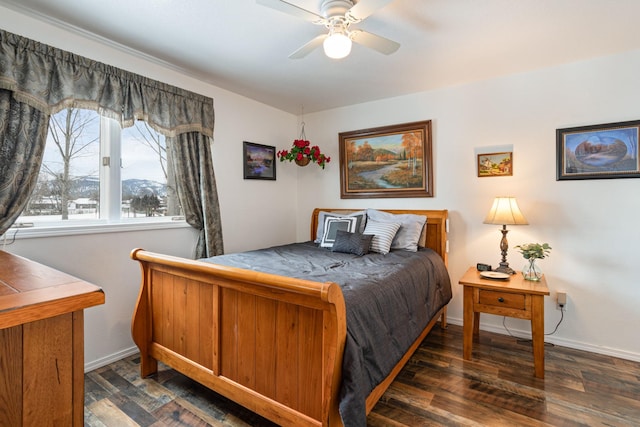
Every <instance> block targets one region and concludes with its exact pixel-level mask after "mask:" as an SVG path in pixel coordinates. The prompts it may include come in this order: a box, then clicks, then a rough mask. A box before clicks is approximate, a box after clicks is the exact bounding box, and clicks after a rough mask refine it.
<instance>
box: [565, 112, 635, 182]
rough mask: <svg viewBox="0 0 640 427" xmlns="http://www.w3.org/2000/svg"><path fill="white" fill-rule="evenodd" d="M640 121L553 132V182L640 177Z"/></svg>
mask: <svg viewBox="0 0 640 427" xmlns="http://www.w3.org/2000/svg"><path fill="white" fill-rule="evenodd" d="M639 134H640V120H639V121H629V122H619V123H608V124H601V125H591V126H583V127H573V128H565V129H557V130H556V151H557V155H556V157H557V160H556V162H557V174H556V180H557V181H562V180H571V179H606V178H640V163H639V162H638V136H639Z"/></svg>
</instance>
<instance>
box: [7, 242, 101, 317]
mask: <svg viewBox="0 0 640 427" xmlns="http://www.w3.org/2000/svg"><path fill="white" fill-rule="evenodd" d="M99 304H104V292H103V291H102V289H101V288H100V287H98V286H96V285H93V284H91V283H88V282H85V281H84V280H81V279H78V278H77V277H74V276H71V275H69V274H66V273H63V272H61V271H59V270H56V269H54V268H51V267H47V266H45V265H42V264H39V263H37V262H35V261H31V260H29V259H26V258H23V257H21V256H18V255H14V254H10V253H8V252H5V251H0V329H3V328H8V327H12V326H16V325H20V324H23V323H27V322H32V321H35V320H41V319H45V318H48V317H53V316H57V315H60V314H64V313H69V312H73V311H77V310H82V309H84V308H87V307H92V306H95V305H99Z"/></svg>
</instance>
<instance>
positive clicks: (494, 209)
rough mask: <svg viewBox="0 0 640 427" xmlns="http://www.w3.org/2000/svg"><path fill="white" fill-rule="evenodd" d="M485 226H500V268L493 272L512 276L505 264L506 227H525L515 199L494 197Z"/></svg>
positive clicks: (524, 221)
mask: <svg viewBox="0 0 640 427" xmlns="http://www.w3.org/2000/svg"><path fill="white" fill-rule="evenodd" d="M484 223H485V224H498V225H502V230H500V231H502V239H501V240H500V251H501V254H502V260H501V261H500V267H498V268H496V269H495V271H499V272H501V273H507V274H514V273H515V271H514V270H513V269H512V268H511V267H509V263H508V262H507V251H508V250H509V243H508V242H507V233H508V232H509V230H507V225H527V224H529V223H528V222H527V219H526V218H525V217H524V215H523V214H522V212H521V211H520V208H519V207H518V202H516V198H515V197H496V198H495V200H494V201H493V206H491V210H489V213H488V214H487V217H486V218H485V219H484Z"/></svg>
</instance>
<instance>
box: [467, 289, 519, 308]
mask: <svg viewBox="0 0 640 427" xmlns="http://www.w3.org/2000/svg"><path fill="white" fill-rule="evenodd" d="M478 302H479V303H480V304H482V305H491V306H494V307H505V308H514V309H516V310H524V309H525V296H524V294H514V293H510V292H499V291H487V290H484V289H480V290H479V292H478Z"/></svg>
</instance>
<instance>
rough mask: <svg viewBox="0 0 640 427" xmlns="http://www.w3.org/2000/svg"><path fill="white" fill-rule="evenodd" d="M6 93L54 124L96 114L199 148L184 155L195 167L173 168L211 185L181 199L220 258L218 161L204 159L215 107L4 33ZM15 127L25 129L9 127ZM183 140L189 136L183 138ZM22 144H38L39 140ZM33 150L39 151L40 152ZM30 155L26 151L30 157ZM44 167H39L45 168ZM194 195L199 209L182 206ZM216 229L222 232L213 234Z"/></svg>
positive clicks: (0, 85) (0, 58) (1, 58)
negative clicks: (140, 123)
mask: <svg viewBox="0 0 640 427" xmlns="http://www.w3.org/2000/svg"><path fill="white" fill-rule="evenodd" d="M0 89H6V90H9V91H11V92H13V97H14V98H15V99H16V100H17V101H20V102H21V103H23V104H26V105H29V106H31V107H33V108H35V109H37V110H39V111H42V112H44V113H45V114H46V115H47V116H48V115H51V114H55V113H56V112H58V111H60V110H62V109H64V108H84V109H91V110H95V111H97V112H98V113H99V114H101V115H103V116H107V117H110V118H112V119H114V120H117V121H118V122H119V123H120V125H121V126H122V127H128V126H131V125H133V123H134V122H135V120H144V121H146V122H147V123H148V124H149V126H151V127H152V128H153V129H155V130H156V131H157V132H159V133H161V134H163V135H165V136H166V137H167V138H173V139H174V140H175V141H176V142H175V143H176V144H196V145H195V146H194V147H183V148H184V149H185V150H194V151H200V152H201V154H202V156H203V157H185V158H184V159H185V160H184V161H191V162H193V163H192V164H189V165H187V164H184V163H183V162H181V161H175V162H173V163H174V164H176V165H180V166H178V167H179V168H183V169H186V170H190V171H192V172H193V174H194V176H199V177H200V180H201V181H202V182H204V183H207V187H206V190H207V191H203V190H204V189H203V188H197V189H191V188H188V186H189V185H192V184H193V182H192V181H189V182H188V183H181V184H180V186H181V187H183V189H184V190H183V191H182V192H181V193H179V194H180V198H181V203H182V205H183V209H184V211H185V215H186V216H187V218H197V217H200V216H202V215H204V217H203V218H205V220H203V221H199V222H198V221H193V222H190V221H188V222H189V224H191V225H193V226H194V227H196V228H198V229H199V230H200V231H201V234H202V233H203V235H204V236H207V237H206V239H204V240H205V241H207V243H203V244H204V245H205V248H206V250H205V252H208V253H213V254H218V252H221V251H222V232H221V229H220V227H221V225H220V215H219V208H218V199H217V193H216V191H215V178H214V174H213V165H212V163H211V160H210V159H211V153H210V152H209V153H208V154H206V155H205V154H204V153H203V152H202V150H204V147H205V146H206V147H207V149H208V150H209V151H210V148H211V147H210V141H211V139H212V138H213V125H214V111H213V99H211V98H209V97H206V96H203V95H199V94H196V93H193V92H189V91H187V90H184V89H180V88H177V87H175V86H171V85H168V84H166V83H161V82H158V81H155V80H152V79H149V78H146V77H143V76H140V75H138V74H134V73H131V72H128V71H125V70H122V69H119V68H116V67H113V66H110V65H106V64H103V63H101V62H97V61H93V60H91V59H88V58H85V57H82V56H79V55H75V54H73V53H70V52H67V51H64V50H60V49H57V48H54V47H51V46H48V45H45V44H42V43H39V42H36V41H34V40H30V39H27V38H24V37H21V36H18V35H16V34H12V33H9V32H6V31H4V30H0ZM9 126H19V125H18V124H16V123H10V124H9ZM45 128H46V127H45ZM193 133H196V134H198V135H199V136H198V138H195V137H193V135H191V134H193ZM183 134H190V136H188V137H184V138H183V137H182V135H183ZM45 136H46V132H45ZM203 141H206V143H205V142H203ZM23 143H28V144H34V143H35V140H33V139H32V140H28V141H24V142H23ZM3 145H4V142H3ZM29 149H33V151H36V150H35V148H29ZM29 149H27V148H25V150H27V151H28V150H29ZM3 150H4V148H3ZM205 158H206V159H208V160H207V162H206V163H205V162H203V161H202V159H205ZM39 164H40V160H38V167H39ZM36 175H37V171H36ZM176 175H177V176H178V177H180V176H181V175H183V173H181V172H180V171H176ZM3 177H4V175H3ZM0 179H3V178H0ZM12 185H14V186H15V184H12ZM30 190H31V188H29V187H25V188H24V189H18V190H17V191H19V192H20V193H23V192H27V193H26V195H23V194H20V199H23V198H26V199H28V198H29V195H30ZM210 191H213V192H210ZM192 192H195V193H197V194H200V195H201V197H200V199H199V200H197V203H194V200H192V199H191V200H182V198H183V197H185V196H186V195H189V194H192ZM5 221H11V220H10V218H8V217H5V214H4V213H3V212H2V211H1V210H0V224H2V223H4V222H5ZM13 221H15V218H13ZM196 223H197V224H200V223H201V224H202V227H204V228H200V225H194V224H196ZM210 226H215V227H217V229H216V230H211V229H209V227H210ZM0 229H1V228H0ZM199 245H200V244H199ZM198 252H200V251H199V250H198Z"/></svg>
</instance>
